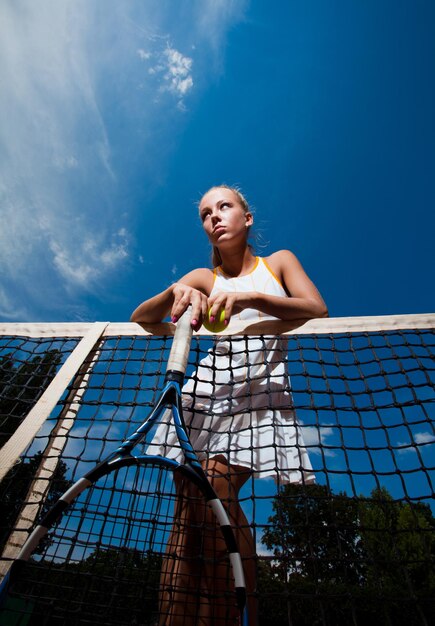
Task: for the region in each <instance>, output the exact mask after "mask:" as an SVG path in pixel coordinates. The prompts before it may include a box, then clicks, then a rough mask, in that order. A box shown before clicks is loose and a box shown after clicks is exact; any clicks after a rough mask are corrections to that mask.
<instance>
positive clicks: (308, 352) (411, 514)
mask: <svg viewBox="0 0 435 626" xmlns="http://www.w3.org/2000/svg"><path fill="white" fill-rule="evenodd" d="M288 328H289V327H288V325H286V324H285V323H284V322H276V323H270V322H269V323H264V324H262V325H258V326H256V327H255V328H254V327H253V328H248V329H242V328H235V330H234V331H233V335H230V336H226V337H225V338H223V339H222V341H220V342H218V343H217V344H216V342H215V338H214V337H213V336H211V335H209V334H206V332H204V333H202V334H199V335H195V336H194V338H193V341H192V347H191V351H190V357H189V366H188V372H187V376H188V388H187V390H186V397H187V400H188V403H189V402H190V404H191V403H192V402H194V401H197V400H198V398H199V400H200V401H199V403H198V407H199V408H197V410H196V413H197V415H199V416H200V421H199V422H198V424H199V425H197V426H196V427H195V426H194V425H193V424H192V429H193V430H194V429H195V428H196V429H197V430H198V433H196V435H195V436H199V439H198V441H201V434H202V435H204V434H205V437H204V441H208V440H209V439H210V434H211V433H212V432H213V430H214V427H213V420H214V419H216V415H222V414H224V415H225V416H226V418H227V419H228V424H229V427H228V428H227V429H226V435H227V436H226V438H224V440H225V442H226V443H225V445H226V446H228V449H227V450H226V451H227V452H229V451H230V448H231V447H233V448H234V449H235V452H236V453H237V448H238V447H240V445H241V442H242V441H243V442H245V443H244V446H245V450H247V451H248V453H249V454H250V457H251V458H252V459H255V458H257V459H260V465H259V466H258V467H257V471H256V472H255V473H252V474H251V473H249V475H248V477H247V480H246V482H245V484H244V485H243V487H242V489H241V491H240V494H239V502H240V504H241V506H242V508H243V511H244V513H245V516H246V519H247V524H248V526H249V532H250V533H251V534H252V536H253V538H254V543H255V545H256V550H255V554H251V555H245V562H247V561H250V562H252V563H254V565H255V569H256V589H255V594H254V595H255V600H256V601H258V611H259V623H260V624H261V626H268V625H269V624H270V625H272V624H273V625H274V626H281V625H289V626H315V625H317V624H319V625H327V626H341V625H343V626H345V625H346V626H347V625H348V624H352V625H357V624H358V625H359V624H367V623H369V622H370V623H371V624H372V626H374V625H377V624H379V625H381V624H382V625H384V624H391V625H393V624H394V626H397V625H399V626H400V625H401V624H406V625H407V626H410V625H414V624H415V625H423V626H429V624H431V623H433V622H432V620H433V617H434V614H435V602H434V597H435V517H434V493H435V492H434V479H435V454H434V452H435V423H434V400H435V394H434V385H433V379H434V361H433V356H434V344H435V316H434V315H421V316H390V317H382V318H346V319H324V320H312V321H310V322H308V323H306V324H302V325H300V326H297V327H295V328H293V329H291V330H289V329H288ZM172 332H173V331H172V326H171V325H170V324H167V325H166V324H162V325H159V326H156V327H153V328H149V329H144V328H140V327H139V326H138V325H133V324H101V323H100V324H95V325H87V324H73V325H66V324H57V325H56V324H52V325H38V324H34V325H19V324H8V325H3V326H0V385H1V389H0V408H1V418H0V437H1V442H2V444H3V447H2V450H1V462H0V471H1V478H2V482H1V485H0V493H1V495H0V509H1V512H0V519H1V526H2V528H1V536H0V541H1V544H2V552H3V554H2V558H1V561H0V563H1V566H2V572H3V574H4V573H5V572H6V571H7V569H8V567H9V565H10V562H11V560H12V559H13V558H15V557H16V556H17V554H18V552H19V550H20V547H21V546H22V545H23V543H24V541H25V539H26V538H27V536H28V533H29V531H30V529H31V528H32V527H33V526H34V524H35V521H36V519H37V518H38V517H39V516H40V515H41V513H42V512H43V511H45V510H47V509H48V508H49V505H50V503H52V502H54V501H55V500H56V498H57V497H59V495H61V493H62V492H63V491H64V490H65V489H66V488H67V487H68V486H69V485H70V484H72V482H74V481H75V480H77V479H78V478H80V477H81V476H82V475H83V474H84V473H85V472H86V471H88V470H89V469H91V468H92V467H93V466H94V465H95V464H96V463H98V462H100V461H101V460H102V459H103V458H104V457H105V456H107V454H108V453H109V452H111V451H113V450H114V449H116V447H117V446H118V445H119V444H120V443H121V442H122V441H123V440H124V439H125V437H126V436H127V435H128V434H130V433H131V432H133V431H134V430H135V428H136V427H138V426H139V425H140V424H141V423H142V421H143V418H144V416H145V414H146V412H147V410H148V409H149V408H151V407H152V406H153V404H154V402H155V399H156V395H157V393H158V391H159V390H160V389H161V387H162V384H163V379H164V373H165V364H166V361H167V357H168V354H169V348H170V345H171V335H172ZM271 350H272V351H273V357H271ZM219 351H220V352H219ZM254 353H255V355H256V356H254V357H253V356H252V355H253V354H254ZM216 354H220V355H221V357H222V355H223V354H224V355H226V360H225V359H224V360H222V359H221V358H217V357H216ZM228 355H230V356H229V357H228ZM258 355H260V356H261V355H263V356H262V359H261V358H260V359H258ZM204 359H205V360H207V359H208V361H207V363H208V365H209V367H208V371H209V372H211V373H210V375H209V378H207V379H204V378H202V376H203V368H202V367H201V362H204ZM253 363H255V365H253ZM282 364H284V365H285V368H284V369H282V367H281V366H282ZM228 367H233V369H232V370H228V369H227V368H228ZM286 372H288V374H289V378H288V377H287V376H286ZM222 381H224V383H225V384H224V385H223V384H222ZM240 381H243V383H244V384H243V385H240V384H239V383H240ZM225 385H226V387H225ZM218 387H221V388H224V393H223V395H222V394H221V395H219V390H218ZM219 411H220V412H219ZM241 411H242V412H243V414H244V415H245V419H244V421H243V424H242V427H241V428H240V429H239V432H238V433H237V436H234V437H233V436H232V434H231V433H232V430H231V428H232V424H234V419H233V418H234V415H237V414H238V413H240V412H241ZM259 414H261V415H262V416H263V417H264V419H265V420H266V421H263V422H262V424H261V427H260V428H257V433H254V431H255V428H256V427H255V425H254V424H255V420H253V419H251V418H252V416H255V415H257V417H258V415H259ZM246 416H248V417H249V416H250V417H249V419H247V418H246ZM279 419H281V420H282V422H280V424H281V426H280V428H282V429H284V431H286V430H287V431H288V432H287V433H284V434H286V436H284V438H283V439H282V440H279V441H278V440H277V439H273V432H274V427H275V425H276V423H277V420H279ZM267 420H269V421H267ZM257 427H258V422H257ZM263 427H264V433H263V435H264V436H263V437H262V436H261V435H262V430H261V428H263ZM270 433H272V439H270V436H271V435H270ZM289 433H290V434H289ZM191 434H192V433H191ZM206 445H207V444H204V446H205V449H206ZM271 451H272V452H271ZM236 458H237V457H236ZM279 458H281V460H280V461H279V460H277V459H279ZM289 458H290V459H292V463H293V466H292V467H286V465H285V464H286V463H288V459H289ZM282 459H284V460H282ZM164 481H165V477H164V476H163V475H162V474H159V473H157V474H156V475H155V477H153V478H151V479H150V483H149V484H152V485H153V493H154V496H155V497H154V499H153V501H152V503H151V504H149V502H150V500H149V499H148V500H147V502H148V504H147V505H146V507H148V508H147V509H144V504H143V502H144V498H143V490H142V488H141V478H140V476H139V474H138V473H137V471H136V470H135V469H134V468H129V469H127V470H125V471H124V472H121V473H120V474H118V475H115V477H111V478H110V479H108V480H107V481H106V482H105V484H102V485H99V486H98V489H97V490H96V492H95V493H94V495H93V496H92V498H91V499H90V500H89V499H88V500H86V498H84V499H83V501H82V502H81V503H80V506H79V509H78V512H77V513H75V514H74V515H73V516H72V517H70V518H67V520H66V521H65V522H62V524H61V527H60V528H58V529H54V531H53V532H52V533H51V534H50V535H49V536H48V538H47V539H46V540H45V541H44V543H43V545H42V546H41V547H40V548H39V549H38V553H37V554H35V555H34V557H33V558H32V561H31V563H30V567H29V569H28V572H27V573H26V575H25V576H24V577H23V581H22V584H21V586H20V587H19V589H18V591H17V593H16V594H15V597H14V598H12V599H11V600H10V601H8V602H9V604H8V605H7V606H6V608H5V609H3V612H2V613H1V614H0V623H8V624H20V623H22V624H32V623H44V620H45V623H50V624H52V623H53V624H55V623H59V624H61V623H62V624H65V623H71V624H88V623H94V624H134V623H137V624H150V625H151V624H153V625H154V624H157V623H159V621H158V620H159V615H158V614H159V601H158V598H159V593H160V592H161V589H160V588H161V585H162V580H163V579H164V575H162V568H164V567H165V562H167V560H168V557H167V555H168V547H167V545H168V542H169V543H170V541H171V536H172V535H171V528H172V525H173V523H174V521H173V516H174V498H175V496H174V491H173V487H171V488H169V487H166V485H165V482H164ZM289 481H290V482H289ZM100 505H104V510H105V511H106V513H104V514H103V513H101V512H100V511H98V512H97V506H98V507H99V506H100ZM228 506H230V504H229V505H228ZM149 507H151V509H153V510H154V508H155V510H157V509H159V515H160V517H161V518H162V519H166V522H163V525H162V527H160V528H159V529H157V530H156V529H155V528H154V527H153V526H152V522H149V523H148V522H147V520H150V519H152V518H153V515H154V513H150V509H149ZM162 509H164V510H163V512H162ZM85 518H86V519H87V520H91V521H87V522H86V523H85V522H84V519H85ZM195 523H197V521H196V522H195ZM150 532H153V533H154V535H153V542H154V544H153V545H154V548H153V551H152V552H150V551H149V549H148V551H147V552H144V548H143V546H144V545H145V544H147V545H149V541H148V540H149V538H147V537H145V535H146V534H147V533H150ZM198 532H199V533H200V532H205V531H204V530H202V531H201V530H200V529H199V528H198ZM213 558H214V557H213V556H210V555H206V556H205V557H204V555H203V561H204V560H209V561H210V560H212V559H213ZM215 558H216V559H218V556H215ZM166 566H167V565H166ZM195 571H197V582H198V585H199V584H200V579H201V576H202V574H201V570H200V569H198V570H195ZM162 576H163V578H162ZM222 576H224V574H222ZM195 584H196V583H195V577H194V581H193V583H192V584H191V588H192V594H193V599H192V600H189V602H190V601H191V602H192V603H194V602H196V603H199V604H200V603H201V602H202V599H201V597H202V596H201V592H200V591H199V589H198V591H197V595H196V596H195V589H194V588H195ZM163 619H164V618H162V617H161V616H160V623H164V621H162V620H163ZM168 620H169V617H168ZM168 623H170V621H168ZM173 623H177V624H178V623H181V622H175V621H174V622H173ZM188 623H190V622H188V621H186V624H188ZM228 623H229V622H228Z"/></svg>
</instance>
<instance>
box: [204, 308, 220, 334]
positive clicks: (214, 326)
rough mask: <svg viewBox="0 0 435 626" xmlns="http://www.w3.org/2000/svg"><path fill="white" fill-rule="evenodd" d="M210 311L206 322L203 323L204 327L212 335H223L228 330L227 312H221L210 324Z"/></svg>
mask: <svg viewBox="0 0 435 626" xmlns="http://www.w3.org/2000/svg"><path fill="white" fill-rule="evenodd" d="M210 311H211V309H209V311H208V313H207V315H206V316H205V319H204V321H203V322H202V323H203V326H204V327H205V328H206V329H207V330H209V331H210V332H211V333H221V332H222V331H223V330H225V328H226V324H225V311H221V312H220V313H219V315H218V316H217V317H215V320H214V322H210Z"/></svg>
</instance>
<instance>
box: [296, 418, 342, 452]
mask: <svg viewBox="0 0 435 626" xmlns="http://www.w3.org/2000/svg"><path fill="white" fill-rule="evenodd" d="M301 430H302V437H303V441H304V444H305V445H306V446H312V447H309V448H308V453H309V454H322V453H323V454H324V455H325V456H328V457H334V456H336V454H335V452H334V450H330V449H328V448H325V447H323V448H321V446H327V445H328V443H329V442H327V438H328V437H332V436H333V434H334V429H333V428H331V427H329V426H321V427H316V426H304V427H303V428H302V429H301ZM317 446H319V447H317Z"/></svg>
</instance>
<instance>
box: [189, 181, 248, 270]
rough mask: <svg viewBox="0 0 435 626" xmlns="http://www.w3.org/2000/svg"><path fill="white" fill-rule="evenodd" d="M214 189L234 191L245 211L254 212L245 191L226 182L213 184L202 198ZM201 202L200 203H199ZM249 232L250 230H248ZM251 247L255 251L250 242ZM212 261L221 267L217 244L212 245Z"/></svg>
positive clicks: (213, 264) (214, 264) (214, 265)
mask: <svg viewBox="0 0 435 626" xmlns="http://www.w3.org/2000/svg"><path fill="white" fill-rule="evenodd" d="M213 189H228V190H229V191H232V192H233V194H234V195H235V196H236V198H237V200H238V201H239V203H240V204H241V206H242V209H243V211H244V212H245V213H252V211H251V209H250V207H249V203H248V201H247V200H246V198H245V196H244V195H243V193H242V192H241V190H240V188H239V187H231V185H226V184H225V183H224V184H222V185H213V187H210V189H208V190H207V191H206V192H205V193H204V194H203V195H202V198H203V197H204V196H205V195H206V194H208V193H209V191H213ZM198 204H199V203H198ZM248 232H249V230H248ZM248 247H249V249H250V250H251V252H252V251H253V246H252V245H251V244H248ZM211 263H212V266H213V267H219V265H222V257H221V255H220V252H219V249H218V248H217V247H216V246H212V250H211Z"/></svg>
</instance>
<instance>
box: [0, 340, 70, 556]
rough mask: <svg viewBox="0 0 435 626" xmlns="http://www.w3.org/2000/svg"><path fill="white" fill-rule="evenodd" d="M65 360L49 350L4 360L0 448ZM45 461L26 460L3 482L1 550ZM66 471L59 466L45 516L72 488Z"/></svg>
mask: <svg viewBox="0 0 435 626" xmlns="http://www.w3.org/2000/svg"><path fill="white" fill-rule="evenodd" d="M61 358H62V354H61V353H60V352H59V350H48V351H47V352H45V353H44V354H37V355H36V356H34V357H33V358H32V359H31V360H28V361H24V362H22V361H17V360H14V359H13V358H12V355H11V354H6V355H3V356H2V357H1V358H0V445H4V443H6V441H7V440H8V439H9V437H10V436H11V435H12V434H13V433H14V432H15V430H16V429H17V428H18V426H19V425H20V424H21V422H22V421H23V419H24V418H25V417H26V416H27V414H28V412H29V411H30V409H31V408H32V407H33V406H34V404H35V403H36V402H37V401H38V399H39V398H40V397H41V395H42V394H43V393H44V391H45V389H46V388H47V387H48V385H49V384H50V382H51V381H52V380H53V378H54V376H55V374H56V371H57V369H58V366H59V364H60V362H61ZM41 460H42V454H41V452H38V453H36V454H35V455H33V456H32V457H31V458H28V459H23V460H22V462H20V463H18V464H17V465H15V466H14V467H12V468H11V470H10V471H9V472H8V473H7V474H6V476H5V477H4V479H3V480H2V482H1V487H0V550H3V548H4V545H5V542H6V540H7V538H8V536H9V534H10V533H11V531H12V530H13V526H14V523H15V521H16V519H17V516H18V514H19V512H20V510H21V508H22V506H23V504H24V502H25V499H26V495H27V493H28V491H29V488H30V485H31V483H32V480H33V478H34V476H35V474H36V472H37V469H38V467H39V464H40V463H41ZM66 470H67V467H66V465H65V463H63V462H60V463H58V465H57V469H56V471H55V472H54V474H53V477H52V483H51V486H50V491H49V494H48V496H47V499H46V501H45V503H44V506H43V511H42V512H45V511H46V510H47V509H48V508H49V507H50V506H51V505H52V504H54V502H55V501H56V500H57V499H58V498H59V497H60V496H61V495H62V493H63V492H64V491H65V490H66V489H67V488H68V487H69V486H70V482H69V481H67V480H66V479H65V472H66Z"/></svg>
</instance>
